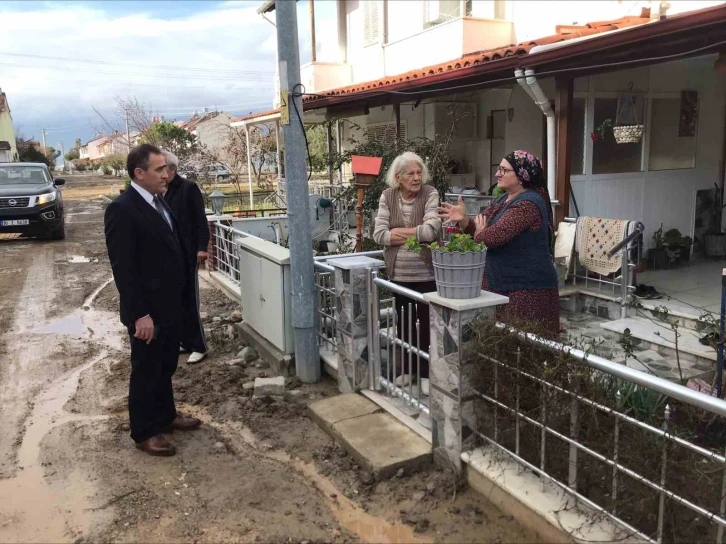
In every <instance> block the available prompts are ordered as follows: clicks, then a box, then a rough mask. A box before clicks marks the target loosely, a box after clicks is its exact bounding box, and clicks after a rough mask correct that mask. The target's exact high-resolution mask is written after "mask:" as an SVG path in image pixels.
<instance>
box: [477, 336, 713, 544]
mask: <svg viewBox="0 0 726 544" xmlns="http://www.w3.org/2000/svg"><path fill="white" fill-rule="evenodd" d="M497 327H499V328H502V329H508V330H509V331H510V332H512V333H515V335H516V337H518V339H520V340H522V341H523V342H526V343H529V344H534V345H536V346H537V347H542V348H546V349H545V351H551V352H552V353H558V352H559V353H564V354H567V355H569V356H571V357H572V358H573V359H574V360H576V361H579V362H582V363H583V364H584V365H586V366H588V367H590V368H592V369H594V370H595V371H597V372H596V374H595V375H597V376H603V375H607V376H609V377H611V378H615V379H617V380H619V381H618V382H617V383H618V384H628V383H629V384H635V385H636V386H638V387H641V388H645V389H648V390H650V391H653V392H655V393H658V394H660V395H663V396H666V397H669V398H671V399H674V400H675V401H679V402H681V403H684V404H686V405H690V406H692V407H695V408H698V409H702V410H705V411H707V412H709V417H713V416H717V417H719V418H724V417H726V402H724V401H722V400H720V399H717V398H715V397H711V396H708V395H705V394H703V393H699V392H697V391H694V390H692V389H689V388H687V387H684V386H681V385H678V384H675V383H673V382H670V381H668V380H664V379H662V378H658V377H655V376H652V375H650V374H647V373H644V372H640V371H638V370H635V369H632V368H629V367H627V366H625V365H620V364H617V363H614V362H612V361H609V360H607V359H604V358H602V357H598V356H595V355H590V354H588V353H586V352H583V351H582V350H579V349H576V348H572V347H567V346H564V345H562V344H559V343H556V342H553V341H549V340H545V339H542V338H539V337H537V336H535V335H533V334H526V333H524V332H521V331H516V330H514V329H512V328H510V327H508V326H507V325H504V324H501V323H498V324H497ZM477 355H478V357H479V358H480V359H481V363H482V364H486V363H488V364H489V365H490V366H489V368H488V369H487V371H491V372H490V374H487V376H489V377H488V378H485V379H486V380H487V386H486V388H487V389H486V391H475V395H476V397H478V398H479V399H481V400H482V401H484V403H485V406H486V407H488V410H487V415H486V417H483V418H477V421H476V423H475V424H473V425H470V428H472V430H473V432H474V433H475V434H476V435H478V436H479V437H480V438H481V439H483V440H484V441H485V442H486V443H487V444H489V445H491V446H493V447H494V448H495V449H496V450H498V451H500V452H502V453H503V454H505V455H507V456H509V457H511V458H512V459H514V460H515V461H516V462H518V463H519V464H520V465H522V466H524V467H527V468H528V469H530V470H532V471H533V472H535V473H536V474H537V475H539V476H540V478H542V480H543V481H548V482H550V483H552V484H554V485H556V486H557V487H559V488H561V489H563V490H565V491H566V492H567V493H569V494H571V495H572V496H574V497H576V498H577V499H578V500H579V501H582V503H584V504H586V505H587V506H589V507H590V508H592V509H594V510H595V511H597V512H599V513H600V514H602V515H603V516H604V517H606V518H609V519H610V520H611V521H613V522H615V523H616V524H617V525H619V526H620V527H622V528H623V529H624V530H625V531H626V532H628V533H630V534H631V535H633V536H636V537H638V538H642V539H644V540H647V541H649V542H658V543H660V542H663V540H664V517H665V515H666V509H667V508H668V509H670V508H673V505H674V504H677V505H678V506H679V507H683V508H686V509H688V510H690V511H691V513H692V514H691V516H693V515H696V516H701V519H703V520H705V522H706V523H707V524H708V526H709V527H710V529H711V531H715V538H714V540H715V541H716V542H717V543H718V544H720V543H721V542H722V541H723V530H724V527H726V457H725V456H724V455H721V454H719V453H717V452H716V451H711V450H709V449H707V448H706V447H704V446H701V445H699V444H696V443H694V442H692V441H690V440H688V439H687V438H690V436H688V435H686V438H684V436H683V435H679V434H676V433H677V432H678V431H677V429H676V428H675V427H672V425H673V423H672V411H671V406H670V405H666V406H665V408H664V410H663V417H662V425H661V428H658V427H657V426H655V425H651V424H649V423H646V422H644V421H641V420H640V419H638V418H637V417H634V416H633V415H630V414H629V413H626V410H625V409H624V408H623V406H622V402H621V396H620V388H619V385H618V390H617V393H616V399H617V400H616V402H615V405H616V407H615V408H613V407H611V406H607V405H605V404H604V402H605V401H604V400H602V399H598V400H595V399H592V398H587V397H585V396H584V395H582V394H581V391H580V388H579V387H578V383H580V384H582V382H578V379H587V378H578V377H577V375H576V374H577V372H576V371H574V372H573V373H570V374H569V376H568V379H567V380H566V381H565V382H566V384H567V385H563V384H562V383H561V384H559V385H558V384H556V383H553V382H554V381H556V380H555V379H554V378H553V377H552V376H553V374H554V372H552V369H550V372H549V373H548V372H547V368H546V365H547V363H546V362H543V363H540V362H538V361H531V360H528V361H521V351H520V348H518V349H517V352H516V359H515V360H516V363H515V364H514V365H512V364H507V363H503V362H501V361H499V360H497V359H495V358H493V357H491V356H489V355H487V354H486V353H478V354H477ZM485 362H486V363H485ZM520 362H521V363H522V364H521V365H520ZM478 363H479V362H477V363H476V364H478ZM539 364H543V365H545V366H544V368H545V370H544V371H542V370H541V369H538V368H536V367H534V366H533V365H539ZM507 376H508V377H510V378H511V380H510V381H509V382H507V381H506V379H503V377H507ZM590 379H594V377H592V376H591V377H590ZM512 384H513V385H512ZM530 385H534V387H536V388H539V391H540V396H539V398H538V399H533V398H532V397H533V396H535V395H533V394H532V389H531V388H530V389H528V391H529V393H530V394H529V396H527V397H524V396H522V394H521V389H523V388H525V387H528V386H530ZM503 390H504V391H503ZM562 398H565V399H570V400H569V403H568V401H565V402H561V403H560V407H561V408H562V409H561V410H560V413H553V412H556V406H557V405H556V404H555V402H554V400H555V399H562ZM672 402H673V400H671V403H672ZM524 403H528V404H529V407H528V408H527V409H524V408H523V407H522V405H523V404H524ZM582 406H586V407H588V408H589V409H590V410H591V411H592V412H594V413H596V414H600V416H599V417H605V418H612V421H611V422H612V426H613V433H612V444H590V445H586V444H585V443H583V442H585V440H581V439H579V438H578V436H582V434H583V432H584V431H583V428H584V427H585V424H584V423H583V422H582V421H581V420H580V418H581V416H582V412H581V409H582ZM512 420H513V421H512ZM659 420H660V418H659ZM480 421H481V422H482V423H485V426H486V429H483V428H478V427H477V425H478V423H479V422H480ZM598 421H600V420H598ZM603 424H604V423H603ZM526 425H529V426H532V427H534V428H535V429H536V431H535V433H534V435H528V436H529V437H530V440H529V443H528V446H525V445H523V440H522V430H523V429H524V427H525V426H526ZM632 429H637V430H639V431H642V432H645V433H646V435H647V436H650V437H656V438H657V439H658V440H661V441H662V444H661V445H660V446H659V448H658V449H657V451H652V455H651V454H650V453H649V454H648V455H650V459H653V460H659V469H657V470H653V468H654V467H650V471H651V472H652V474H650V475H646V474H645V473H646V472H647V470H649V469H648V467H645V466H636V467H631V466H626V464H625V463H627V460H628V459H630V457H629V456H627V455H624V453H625V451H626V448H627V447H628V446H632V441H633V440H634V434H633V431H632ZM530 430H531V428H530ZM690 430H691V429H689V431H690ZM624 433H625V436H626V437H627V438H625V440H628V441H630V442H625V443H623V442H622V440H623V438H622V437H623V434H624ZM537 434H539V440H536V439H534V438H532V436H535V435H537ZM552 438H554V439H556V441H559V444H561V443H563V442H564V444H565V445H566V446H567V447H568V451H569V453H568V459H567V463H566V470H565V469H564V468H563V467H562V466H560V470H559V475H558V474H556V473H555V472H558V471H557V470H554V469H549V470H548V466H547V465H548V464H549V463H550V462H552V457H551V456H552V455H553V454H551V453H550V452H549V450H550V448H553V447H554V445H553V444H552ZM556 441H555V442H556ZM537 442H539V444H537ZM676 447H678V448H685V449H686V450H687V452H686V453H688V454H695V455H696V456H699V457H698V458H699V459H701V461H700V463H705V465H699V467H702V468H697V470H696V471H695V472H694V474H693V484H694V486H698V485H708V481H707V480H706V481H705V482H704V483H702V484H699V483H698V479H699V478H704V476H705V475H707V474H715V475H716V479H717V480H718V482H719V484H720V486H719V487H720V495H719V497H720V502H719V503H718V505H717V506H716V505H712V506H711V508H709V507H708V506H704V505H702V504H697V499H695V498H694V497H693V496H691V498H687V497H686V496H684V495H689V494H690V495H692V493H689V490H687V489H685V488H679V489H673V488H672V487H671V486H669V485H668V480H669V474H670V475H673V471H674V470H678V471H683V470H686V467H685V466H678V465H675V466H674V465H673V464H669V463H676V461H672V460H671V456H674V457H675V453H676V452H674V449H675V448H676ZM723 447H724V444H721V448H723ZM537 448H538V449H539V451H536V450H537ZM596 450H600V451H596ZM606 451H607V452H609V453H606ZM649 451H650V450H649ZM580 454H584V455H586V456H589V457H590V458H591V459H594V460H596V461H597V462H599V463H601V464H604V465H606V466H607V467H608V470H609V471H610V472H609V482H608V477H606V476H605V475H604V474H605V473H603V472H602V471H600V472H599V473H598V474H596V473H594V470H595V469H594V464H595V463H594V461H593V462H591V463H584V462H583V460H582V459H581V457H580ZM548 455H549V456H550V457H548ZM525 457H528V458H529V459H530V460H529V461H528V460H527V459H525ZM623 458H624V459H625V461H624V460H623ZM708 463H716V465H717V468H715V469H712V467H709V466H708ZM562 464H564V461H563V462H562V463H561V465H562ZM565 472H566V476H565V475H564V473H565ZM593 479H599V480H600V481H604V482H607V483H608V484H609V485H605V484H603V485H604V487H605V488H607V489H605V490H604V491H603V492H602V493H600V494H599V499H598V495H597V494H596V493H592V492H588V494H589V495H590V496H585V494H583V492H580V491H578V484H580V482H581V481H583V480H584V481H586V482H592V481H593ZM632 482H637V484H639V485H642V486H645V488H648V489H649V490H651V491H652V492H654V493H655V495H657V498H658V507H657V512H658V516H657V521H656V522H655V523H656V527H655V530H653V528H652V527H650V529H647V528H643V527H634V526H633V525H632V524H631V523H629V522H627V521H625V520H624V519H623V518H624V517H628V515H629V514H630V513H631V512H628V511H626V510H628V509H626V508H624V507H623V505H622V503H621V501H622V499H621V496H623V495H627V494H628V492H629V486H632V485H633V483H632ZM666 501H668V502H666ZM714 506H716V507H715V508H714ZM639 508H641V509H643V508H645V509H647V508H648V506H647V504H646V501H645V500H642V501H640V503H639ZM689 519H690V518H689ZM646 532H647V533H649V534H646ZM653 536H655V538H653ZM694 540H695V535H694ZM687 541H690V540H687Z"/></svg>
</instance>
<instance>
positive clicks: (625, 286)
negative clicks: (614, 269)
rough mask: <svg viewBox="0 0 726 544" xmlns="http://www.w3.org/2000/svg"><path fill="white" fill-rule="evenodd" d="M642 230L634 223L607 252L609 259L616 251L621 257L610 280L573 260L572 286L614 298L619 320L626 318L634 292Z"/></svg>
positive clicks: (570, 220)
mask: <svg viewBox="0 0 726 544" xmlns="http://www.w3.org/2000/svg"><path fill="white" fill-rule="evenodd" d="M565 221H566V222H568V223H576V222H577V219H575V218H569V217H567V218H565ZM644 230H645V227H644V226H643V224H642V223H640V222H636V224H635V228H634V230H633V232H631V233H630V234H629V235H628V236H626V237H625V238H624V239H623V240H622V241H621V242H620V243H619V244H617V245H616V246H615V247H613V248H612V249H611V250H610V252H608V256H609V257H612V255H614V254H615V253H616V252H618V251H619V252H620V255H621V262H622V266H621V268H620V272H619V275H614V277H612V278H611V277H609V276H606V275H603V274H600V273H597V272H591V271H590V270H588V269H587V268H585V267H584V266H582V265H581V264H580V262H579V259H578V258H575V259H574V263H573V267H572V274H571V276H570V277H571V278H572V285H573V286H577V285H580V286H583V287H584V288H585V289H586V290H591V289H592V290H595V291H597V292H599V293H603V294H607V295H610V296H612V297H613V298H615V301H616V302H619V303H620V318H621V319H625V317H627V308H628V304H629V302H630V299H631V297H632V294H633V292H634V291H635V285H633V283H634V282H633V274H634V273H635V269H636V267H637V266H638V261H639V255H640V253H641V251H642V249H641V248H640V245H639V240H640V235H641V234H642V233H643V231H644ZM633 249H637V255H636V256H635V257H633V255H632V253H633V251H632V250H633ZM583 282H584V285H583Z"/></svg>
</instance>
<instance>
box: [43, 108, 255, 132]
mask: <svg viewBox="0 0 726 544" xmlns="http://www.w3.org/2000/svg"><path fill="white" fill-rule="evenodd" d="M267 104H268V102H257V103H250V104H238V106H239V107H232V106H234V105H225V106H218V107H224V108H227V111H228V112H243V111H248V110H249V109H250V108H252V109H254V108H256V107H261V106H265V105H267ZM199 109H201V108H199V107H196V108H192V107H189V108H177V109H175V110H171V109H169V110H159V111H157V110H153V111H152V113H153V114H154V115H173V114H174V113H178V114H183V113H185V112H189V113H191V112H193V111H197V110H199ZM84 128H94V126H93V125H92V124H91V123H90V122H88V123H85V124H83V125H78V126H74V127H54V128H48V129H45V131H46V133H47V134H51V133H53V134H57V133H61V132H73V131H76V130H82V129H84Z"/></svg>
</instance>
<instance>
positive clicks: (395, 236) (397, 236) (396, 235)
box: [391, 228, 411, 246]
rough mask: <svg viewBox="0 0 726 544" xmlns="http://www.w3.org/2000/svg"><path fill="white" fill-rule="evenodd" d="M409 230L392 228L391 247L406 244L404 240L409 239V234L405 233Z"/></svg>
mask: <svg viewBox="0 0 726 544" xmlns="http://www.w3.org/2000/svg"><path fill="white" fill-rule="evenodd" d="M408 230H411V229H403V228H393V229H391V245H392V246H402V245H403V244H405V243H406V240H408V238H409V236H410V235H409V233H408V232H407V231H408Z"/></svg>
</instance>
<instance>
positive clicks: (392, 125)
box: [366, 121, 408, 142]
mask: <svg viewBox="0 0 726 544" xmlns="http://www.w3.org/2000/svg"><path fill="white" fill-rule="evenodd" d="M371 129H373V132H374V133H375V132H376V130H377V129H382V130H381V132H382V134H381V135H379V136H377V137H376V138H375V139H376V140H378V139H380V138H383V139H384V140H387V139H389V138H390V139H391V140H392V141H394V142H395V141H396V122H395V121H387V122H385V123H371V124H369V125H368V126H366V133H367V134H368V138H369V139H370V136H371ZM389 131H390V135H389V134H386V133H388V132H389ZM407 136H408V128H407V127H406V121H401V139H402V140H406V139H407Z"/></svg>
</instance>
